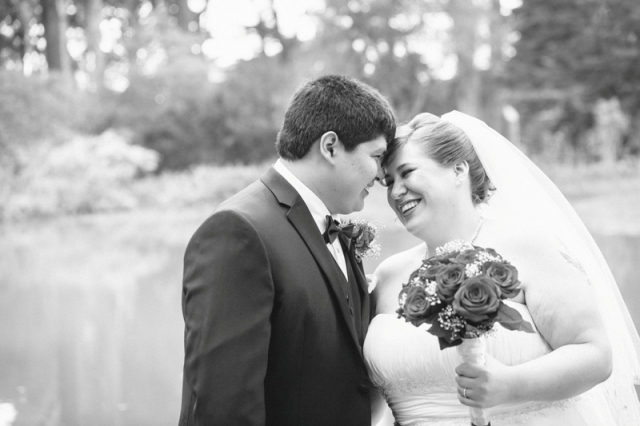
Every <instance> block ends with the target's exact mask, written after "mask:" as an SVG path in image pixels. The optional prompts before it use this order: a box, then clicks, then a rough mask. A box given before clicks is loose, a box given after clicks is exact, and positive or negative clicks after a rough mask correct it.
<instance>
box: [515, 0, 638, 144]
mask: <svg viewBox="0 0 640 426" xmlns="http://www.w3.org/2000/svg"><path fill="white" fill-rule="evenodd" d="M515 16H516V19H517V26H516V29H517V31H518V33H519V35H520V39H519V41H518V42H517V43H515V45H514V47H515V48H516V52H517V53H516V55H515V56H514V57H513V58H512V59H511V61H510V62H509V64H508V75H509V76H510V78H509V83H510V85H511V86H512V87H513V89H514V91H515V96H514V99H515V100H516V101H517V102H518V106H519V108H520V109H521V110H523V111H527V112H528V114H527V115H530V116H532V117H536V116H538V115H539V114H540V113H541V112H543V111H549V110H552V108H556V110H557V111H558V113H557V114H556V118H555V120H554V121H555V123H554V126H555V127H554V130H555V131H563V132H565V134H567V135H568V137H569V141H568V142H569V144H571V145H573V146H574V147H576V148H577V149H585V148H584V147H583V145H584V144H585V143H586V138H585V137H586V134H587V133H588V132H589V131H590V129H591V127H592V126H593V124H594V123H595V120H594V119H593V110H594V107H595V105H596V103H597V101H598V100H599V99H610V98H613V97H615V98H618V99H619V100H620V105H621V108H622V110H623V111H624V112H625V114H627V115H628V116H629V117H630V118H631V121H632V123H634V124H633V125H632V127H631V128H630V130H629V134H630V135H633V134H637V133H638V132H639V131H640V87H638V85H637V84H635V81H638V79H640V3H638V2H637V1H634V0H528V1H526V2H523V5H522V7H520V8H518V9H516V11H515ZM532 121H535V119H533V120H532ZM632 140H633V138H631V137H630V138H628V139H627V144H628V143H630V142H629V141H632ZM635 143H637V144H638V147H640V140H638V141H637V142H635Z"/></svg>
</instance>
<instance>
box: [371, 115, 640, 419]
mask: <svg viewBox="0 0 640 426" xmlns="http://www.w3.org/2000/svg"><path fill="white" fill-rule="evenodd" d="M383 163H384V170H385V178H384V180H383V184H384V185H385V186H387V199H388V202H389V204H390V206H391V207H392V208H393V210H394V211H395V212H396V214H397V216H398V218H399V219H400V221H401V222H402V224H403V225H404V226H405V227H406V228H407V230H408V231H409V232H411V233H412V234H413V235H415V236H416V237H418V238H420V239H421V240H422V241H424V244H421V245H419V246H417V247H415V248H413V249H410V250H407V251H405V252H403V253H400V254H397V255H395V256H393V257H391V258H389V259H387V260H385V261H384V262H383V263H382V264H381V265H380V266H379V268H378V269H377V270H376V272H375V275H376V277H377V279H378V284H377V287H376V288H375V290H374V293H373V297H374V299H375V300H376V305H377V308H376V316H375V317H374V318H373V320H372V322H371V325H370V327H369V331H368V334H367V338H366V341H365V344H364V353H365V359H366V363H367V367H368V369H369V375H370V378H371V380H372V381H373V383H374V384H375V385H376V387H377V388H378V389H379V391H380V395H382V396H383V397H384V400H386V403H387V404H386V406H388V408H390V410H389V409H388V408H386V406H385V404H384V402H383V401H382V400H380V401H377V402H376V401H374V421H373V424H374V425H375V424H376V423H377V424H379V425H392V424H394V422H395V424H396V425H401V426H406V425H411V426H423V425H424V426H426V425H428V426H448V425H451V426H453V425H469V424H470V420H469V407H475V408H483V409H487V411H488V413H489V418H490V420H491V424H492V425H493V426H501V425H525V426H551V425H563V426H574V425H575V426H583V425H593V426H596V425H598V426H608V425H616V426H628V425H629V426H630V425H639V424H640V407H639V405H638V398H637V395H636V393H635V390H634V387H633V383H634V380H638V373H639V371H640V369H639V365H638V353H639V351H638V350H639V349H640V340H639V339H638V334H637V332H636V330H635V328H634V326H633V323H632V322H631V319H630V317H629V314H628V312H627V309H626V307H625V305H624V303H623V301H622V299H621V297H620V294H619V292H618V289H617V287H616V284H615V282H614V281H613V277H612V276H611V272H610V271H609V269H608V267H607V265H606V263H605V261H604V259H603V258H602V255H601V253H600V251H599V250H598V248H597V246H596V245H595V243H594V242H593V239H592V238H591V236H590V235H589V233H588V231H587V230H586V228H585V227H584V225H583V224H582V222H581V221H580V219H579V218H578V217H577V215H576V214H575V212H574V211H573V210H572V208H571V207H570V206H569V204H568V202H567V201H566V200H565V199H564V197H563V196H562V195H561V194H560V192H559V191H558V189H557V188H556V187H555V186H554V185H553V183H551V181H550V180H548V179H547V178H546V176H545V175H544V174H543V173H542V172H541V171H540V170H539V169H538V168H537V167H536V166H535V165H533V163H532V162H531V161H530V160H529V159H528V158H526V157H525V156H524V155H523V154H522V153H521V152H520V151H518V150H517V149H516V148H515V147H514V146H513V145H511V144H510V143H509V142H508V141H507V140H506V139H504V138H503V137H502V136H500V135H499V134H498V133H497V132H495V131H493V130H492V129H490V128H489V127H488V126H486V125H485V124H484V123H483V122H481V121H479V120H476V119H474V118H472V117H470V116H467V115H465V114H462V113H459V112H456V111H454V112H451V113H449V114H446V115H444V116H443V117H442V118H438V117H436V116H434V115H431V114H420V115H418V116H417V117H415V118H414V119H413V120H412V121H411V122H410V123H408V124H407V125H404V126H400V127H399V128H398V131H397V133H396V139H395V140H394V141H393V143H392V144H391V145H390V146H389V148H388V151H387V154H386V155H385V159H384V162H383ZM456 239H461V240H465V241H469V242H471V243H472V244H474V245H476V246H481V247H490V248H494V249H495V250H496V251H497V252H498V253H499V254H501V255H502V256H503V257H504V258H505V259H507V260H509V261H510V262H511V263H512V264H513V265H514V266H515V267H516V268H517V269H518V271H519V279H520V281H521V282H522V291H521V292H520V294H519V295H518V296H517V297H516V298H515V299H511V300H510V301H508V302H507V303H508V304H509V305H510V306H511V307H513V308H515V309H517V310H518V311H519V312H520V314H521V315H522V317H523V318H524V319H525V320H527V321H528V322H529V323H530V324H532V326H533V327H534V329H535V331H536V332H535V333H524V332H518V331H509V330H506V329H504V328H501V327H500V326H499V325H496V331H495V333H493V335H492V336H490V337H488V338H487V342H486V347H487V356H486V363H485V365H483V366H477V365H470V364H459V362H458V359H457V355H456V350H455V349H453V348H449V349H445V350H440V348H439V345H438V339H437V337H435V336H433V335H431V334H429V333H427V332H426V328H427V326H426V325H423V326H421V327H419V328H416V327H414V326H413V325H411V324H410V323H407V322H405V321H404V319H399V318H398V316H397V314H396V313H395V311H396V309H397V308H398V294H399V292H400V290H401V288H402V284H403V283H406V282H407V279H408V277H409V275H410V274H411V272H412V271H414V270H416V269H418V267H419V266H420V265H421V261H422V260H423V259H424V258H425V257H429V256H432V255H434V254H435V249H436V248H437V247H440V246H443V245H444V244H445V243H447V242H449V241H452V240H456ZM385 411H386V413H385ZM381 417H382V418H383V419H382V420H381V421H380V423H378V421H379V420H380V418H381Z"/></svg>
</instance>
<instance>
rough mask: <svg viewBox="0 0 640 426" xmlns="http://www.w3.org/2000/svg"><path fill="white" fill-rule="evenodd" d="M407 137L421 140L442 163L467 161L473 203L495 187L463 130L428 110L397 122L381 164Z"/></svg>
mask: <svg viewBox="0 0 640 426" xmlns="http://www.w3.org/2000/svg"><path fill="white" fill-rule="evenodd" d="M410 140H411V141H415V142H417V143H420V144H422V146H423V147H424V150H425V154H426V155H427V156H428V157H429V158H431V159H432V160H434V161H436V162H437V163H439V164H440V165H442V166H445V167H446V166H453V165H454V164H456V163H459V162H460V161H466V162H467V164H468V165H469V180H470V181H471V200H472V201H473V204H476V205H477V204H480V203H483V202H485V201H487V200H488V199H489V197H490V196H491V193H492V192H493V191H494V190H495V188H494V186H493V184H492V183H491V181H490V180H489V177H488V176H487V172H486V171H485V170H484V167H482V163H481V162H480V159H479V158H478V155H477V154H476V152H475V150H474V149H473V145H471V141H470V140H469V138H468V137H467V135H466V133H464V132H463V131H462V130H461V129H459V128H458V127H456V126H455V125H453V124H451V123H449V122H448V121H445V120H442V119H440V117H438V116H436V115H433V114H430V113H428V112H425V113H422V114H418V115H417V116H415V118H413V120H411V121H410V122H409V123H407V124H403V125H400V126H398V128H397V129H396V136H395V138H394V139H393V141H392V142H391V143H390V144H389V145H388V146H387V151H386V153H385V155H384V158H383V161H382V165H383V167H385V168H386V167H387V165H388V164H389V163H390V162H391V160H392V159H393V157H394V156H395V154H396V152H397V151H398V149H399V148H401V147H402V146H403V145H405V144H406V143H407V142H409V141H410Z"/></svg>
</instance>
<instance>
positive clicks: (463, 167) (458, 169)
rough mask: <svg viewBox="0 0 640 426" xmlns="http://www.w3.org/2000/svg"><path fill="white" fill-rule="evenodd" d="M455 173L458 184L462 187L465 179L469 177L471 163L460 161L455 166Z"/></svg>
mask: <svg viewBox="0 0 640 426" xmlns="http://www.w3.org/2000/svg"><path fill="white" fill-rule="evenodd" d="M453 172H454V173H455V175H456V184H458V185H460V184H461V183H462V181H463V180H464V178H465V177H467V176H468V175H469V163H467V162H466V161H459V162H458V163H456V164H455V165H454V166H453Z"/></svg>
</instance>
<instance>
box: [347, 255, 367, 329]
mask: <svg viewBox="0 0 640 426" xmlns="http://www.w3.org/2000/svg"><path fill="white" fill-rule="evenodd" d="M342 246H343V248H344V247H345V244H344V243H343V244H342ZM346 252H347V253H348V256H347V257H348V261H349V262H351V267H352V269H353V275H355V277H356V282H357V283H358V288H359V289H360V300H361V302H362V309H361V311H362V312H361V313H362V336H363V338H364V336H366V335H367V330H368V328H369V320H370V319H371V318H370V308H371V307H370V302H369V284H368V283H367V278H366V277H365V274H364V269H363V266H362V261H358V260H357V258H356V254H355V249H354V247H353V244H352V245H351V246H350V247H349V249H347V250H346Z"/></svg>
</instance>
